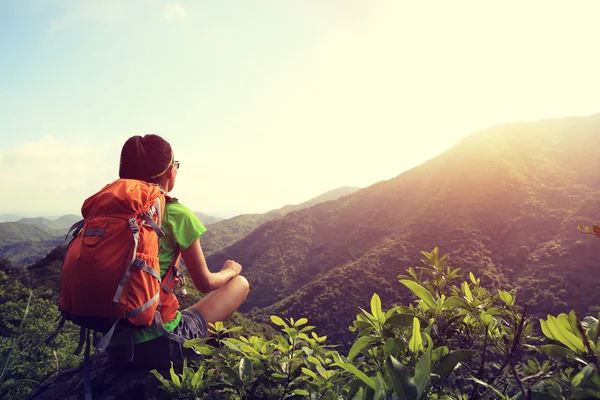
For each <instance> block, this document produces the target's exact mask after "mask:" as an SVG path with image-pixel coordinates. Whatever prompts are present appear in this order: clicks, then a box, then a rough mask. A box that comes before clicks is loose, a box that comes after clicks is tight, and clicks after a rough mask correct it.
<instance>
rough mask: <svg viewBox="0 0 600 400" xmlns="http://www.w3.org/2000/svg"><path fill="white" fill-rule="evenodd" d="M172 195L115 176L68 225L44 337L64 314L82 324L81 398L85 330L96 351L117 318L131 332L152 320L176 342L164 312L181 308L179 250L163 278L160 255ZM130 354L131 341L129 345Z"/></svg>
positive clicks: (107, 338) (87, 341) (102, 347)
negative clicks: (53, 319)
mask: <svg viewBox="0 0 600 400" xmlns="http://www.w3.org/2000/svg"><path fill="white" fill-rule="evenodd" d="M169 200H171V199H170V198H169V197H168V196H166V195H165V194H164V193H163V192H162V191H161V189H160V187H159V186H158V185H156V184H151V183H147V182H144V181H140V180H135V179H118V180H117V181H115V182H113V183H111V184H108V185H106V186H105V187H104V188H103V189H102V190H100V191H99V192H98V193H96V194H94V195H92V196H91V197H89V198H88V199H86V200H85V202H84V203H83V206H82V207H81V213H82V215H83V218H84V219H83V220H81V221H79V222H78V223H76V224H75V225H73V226H72V227H71V229H69V233H68V234H67V237H69V236H71V239H70V241H69V244H68V245H67V250H66V255H65V260H64V263H63V267H62V270H61V274H60V297H59V303H60V309H61V312H62V318H61V320H60V323H59V326H58V328H57V330H56V331H55V332H54V333H53V334H52V335H50V337H48V339H47V340H46V343H49V342H50V341H52V340H53V339H54V337H55V336H56V335H57V334H58V333H59V331H60V330H61V328H62V326H63V325H64V323H65V321H66V320H70V321H72V322H73V323H75V324H76V325H79V326H80V327H81V329H80V340H79V346H78V347H77V350H76V351H75V354H79V353H80V352H81V350H82V349H83V345H84V344H86V351H85V354H84V370H85V378H84V386H85V397H86V399H89V398H91V384H90V379H89V371H88V368H87V364H88V361H89V360H88V359H89V350H90V333H92V331H95V332H102V333H104V336H103V338H102V339H101V340H99V338H98V335H94V344H95V345H96V349H97V351H103V350H105V349H106V346H108V343H109V342H110V339H111V337H112V335H113V333H114V331H115V328H116V327H117V324H118V325H119V329H120V330H125V331H129V332H131V331H132V330H133V329H136V328H138V327H149V326H151V325H154V326H156V327H157V328H158V329H159V330H160V331H161V333H162V334H163V335H164V336H167V337H168V338H169V339H171V340H175V341H177V342H179V343H183V342H185V339H183V338H182V337H180V336H177V335H175V334H173V333H170V332H167V331H166V329H165V328H164V327H163V325H162V321H163V319H164V320H166V321H170V320H171V319H173V318H174V317H175V315H176V313H177V309H178V308H179V302H178V300H177V297H176V296H175V294H174V293H173V292H174V290H173V289H174V285H175V283H176V282H178V281H179V280H178V279H177V278H179V275H178V272H177V264H178V262H179V254H178V255H177V256H176V257H175V260H173V263H172V264H171V266H170V267H169V270H168V272H167V274H166V276H165V277H164V279H162V280H161V276H160V266H159V261H158V247H159V243H158V241H159V238H161V237H162V236H164V232H163V231H162V229H161V228H160V225H161V220H162V216H163V214H164V207H165V201H169ZM127 358H128V359H129V361H131V360H132V359H133V342H132V341H131V344H130V346H129V349H128V357H127Z"/></svg>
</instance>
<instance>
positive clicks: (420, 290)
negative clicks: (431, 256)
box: [400, 279, 438, 310]
mask: <svg viewBox="0 0 600 400" xmlns="http://www.w3.org/2000/svg"><path fill="white" fill-rule="evenodd" d="M400 283H402V284H403V285H404V286H406V287H407V288H409V289H410V290H411V291H412V292H413V293H414V294H415V295H416V296H417V297H418V298H420V299H421V300H423V301H424V302H425V304H427V305H428V306H429V308H431V309H433V310H437V309H438V304H437V301H435V298H434V297H433V295H432V294H431V293H430V292H429V290H427V289H425V288H424V287H423V286H421V285H419V284H418V283H416V282H413V281H409V280H407V279H402V280H400Z"/></svg>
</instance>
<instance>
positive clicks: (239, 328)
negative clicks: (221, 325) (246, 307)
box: [225, 326, 244, 333]
mask: <svg viewBox="0 0 600 400" xmlns="http://www.w3.org/2000/svg"><path fill="white" fill-rule="evenodd" d="M242 329H244V328H243V327H241V326H234V327H233V328H229V329H226V330H225V332H227V333H233V332H238V331H241V330H242Z"/></svg>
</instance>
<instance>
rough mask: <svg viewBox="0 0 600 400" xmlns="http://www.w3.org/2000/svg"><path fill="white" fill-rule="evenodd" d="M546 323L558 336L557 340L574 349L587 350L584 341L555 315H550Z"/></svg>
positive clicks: (556, 336) (553, 333) (554, 334)
mask: <svg viewBox="0 0 600 400" xmlns="http://www.w3.org/2000/svg"><path fill="white" fill-rule="evenodd" d="M546 324H547V326H548V329H550V332H551V333H552V335H553V336H554V337H555V338H556V340H558V341H559V342H561V343H562V344H564V345H565V346H567V347H568V348H569V349H571V350H572V351H575V352H576V351H580V352H585V347H584V345H583V341H582V340H581V339H579V338H578V337H577V336H575V335H574V334H572V333H571V332H570V330H569V329H568V328H566V327H564V326H563V325H562V323H561V322H560V321H558V320H557V319H556V318H555V317H553V316H552V315H548V319H547V320H546Z"/></svg>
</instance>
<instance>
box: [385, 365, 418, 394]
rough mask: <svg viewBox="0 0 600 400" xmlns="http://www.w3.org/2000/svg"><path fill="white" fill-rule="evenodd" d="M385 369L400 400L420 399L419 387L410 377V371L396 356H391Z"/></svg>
mask: <svg viewBox="0 0 600 400" xmlns="http://www.w3.org/2000/svg"><path fill="white" fill-rule="evenodd" d="M385 367H386V370H387V372H388V375H389V376H390V378H391V380H392V386H393V388H394V391H395V392H396V395H397V396H398V398H399V399H400V400H416V399H417V398H418V391H417V385H416V384H415V381H414V380H413V378H412V377H411V376H410V373H409V372H408V369H407V368H406V367H405V366H404V365H403V364H402V363H401V362H400V361H398V360H396V358H395V357H394V356H389V357H388V358H387V359H386V361H385Z"/></svg>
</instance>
